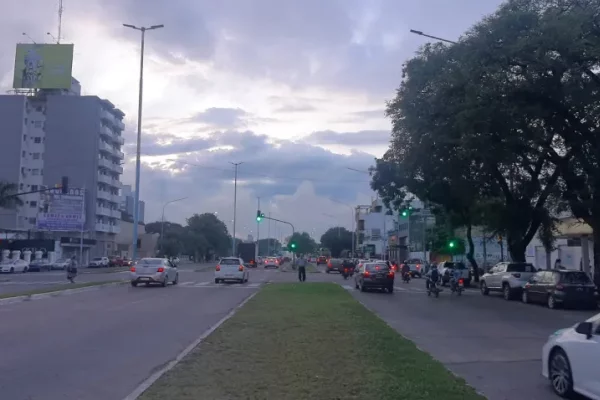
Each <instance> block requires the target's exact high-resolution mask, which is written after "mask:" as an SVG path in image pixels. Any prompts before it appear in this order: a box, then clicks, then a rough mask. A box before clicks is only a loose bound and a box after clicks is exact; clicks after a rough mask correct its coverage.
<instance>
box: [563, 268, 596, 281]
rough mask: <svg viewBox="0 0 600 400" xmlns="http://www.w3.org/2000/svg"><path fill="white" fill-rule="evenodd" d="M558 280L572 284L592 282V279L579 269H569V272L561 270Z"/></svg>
mask: <svg viewBox="0 0 600 400" xmlns="http://www.w3.org/2000/svg"><path fill="white" fill-rule="evenodd" d="M560 282H561V283H566V284H569V283H573V284H588V283H592V280H591V279H590V277H589V276H588V274H586V273H585V272H581V271H573V272H571V271H569V272H561V273H560Z"/></svg>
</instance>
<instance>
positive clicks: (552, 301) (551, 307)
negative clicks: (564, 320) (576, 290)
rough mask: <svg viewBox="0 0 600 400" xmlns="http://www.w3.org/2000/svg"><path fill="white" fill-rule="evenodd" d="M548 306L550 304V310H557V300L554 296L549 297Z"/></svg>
mask: <svg viewBox="0 0 600 400" xmlns="http://www.w3.org/2000/svg"><path fill="white" fill-rule="evenodd" d="M547 304H548V308H549V309H551V310H553V309H555V308H556V300H555V299H554V296H552V295H549V296H548V300H547Z"/></svg>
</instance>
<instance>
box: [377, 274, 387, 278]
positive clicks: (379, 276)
mask: <svg viewBox="0 0 600 400" xmlns="http://www.w3.org/2000/svg"><path fill="white" fill-rule="evenodd" d="M384 276H385V275H383V274H377V278H378V279H383V277H384Z"/></svg>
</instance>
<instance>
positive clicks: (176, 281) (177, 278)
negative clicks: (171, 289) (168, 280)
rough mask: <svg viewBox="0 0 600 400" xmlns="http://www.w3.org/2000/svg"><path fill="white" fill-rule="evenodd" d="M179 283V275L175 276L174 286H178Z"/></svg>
mask: <svg viewBox="0 0 600 400" xmlns="http://www.w3.org/2000/svg"><path fill="white" fill-rule="evenodd" d="M178 283H179V274H175V279H174V280H173V285H177V284H178Z"/></svg>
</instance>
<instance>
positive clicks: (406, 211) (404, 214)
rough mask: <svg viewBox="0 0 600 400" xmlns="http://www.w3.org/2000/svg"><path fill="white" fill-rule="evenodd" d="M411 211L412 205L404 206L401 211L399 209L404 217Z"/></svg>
mask: <svg viewBox="0 0 600 400" xmlns="http://www.w3.org/2000/svg"><path fill="white" fill-rule="evenodd" d="M412 212H413V208H412V206H408V207H406V208H404V209H403V210H402V211H400V215H401V216H403V217H404V218H406V217H408V216H409V215H410V214H412Z"/></svg>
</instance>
